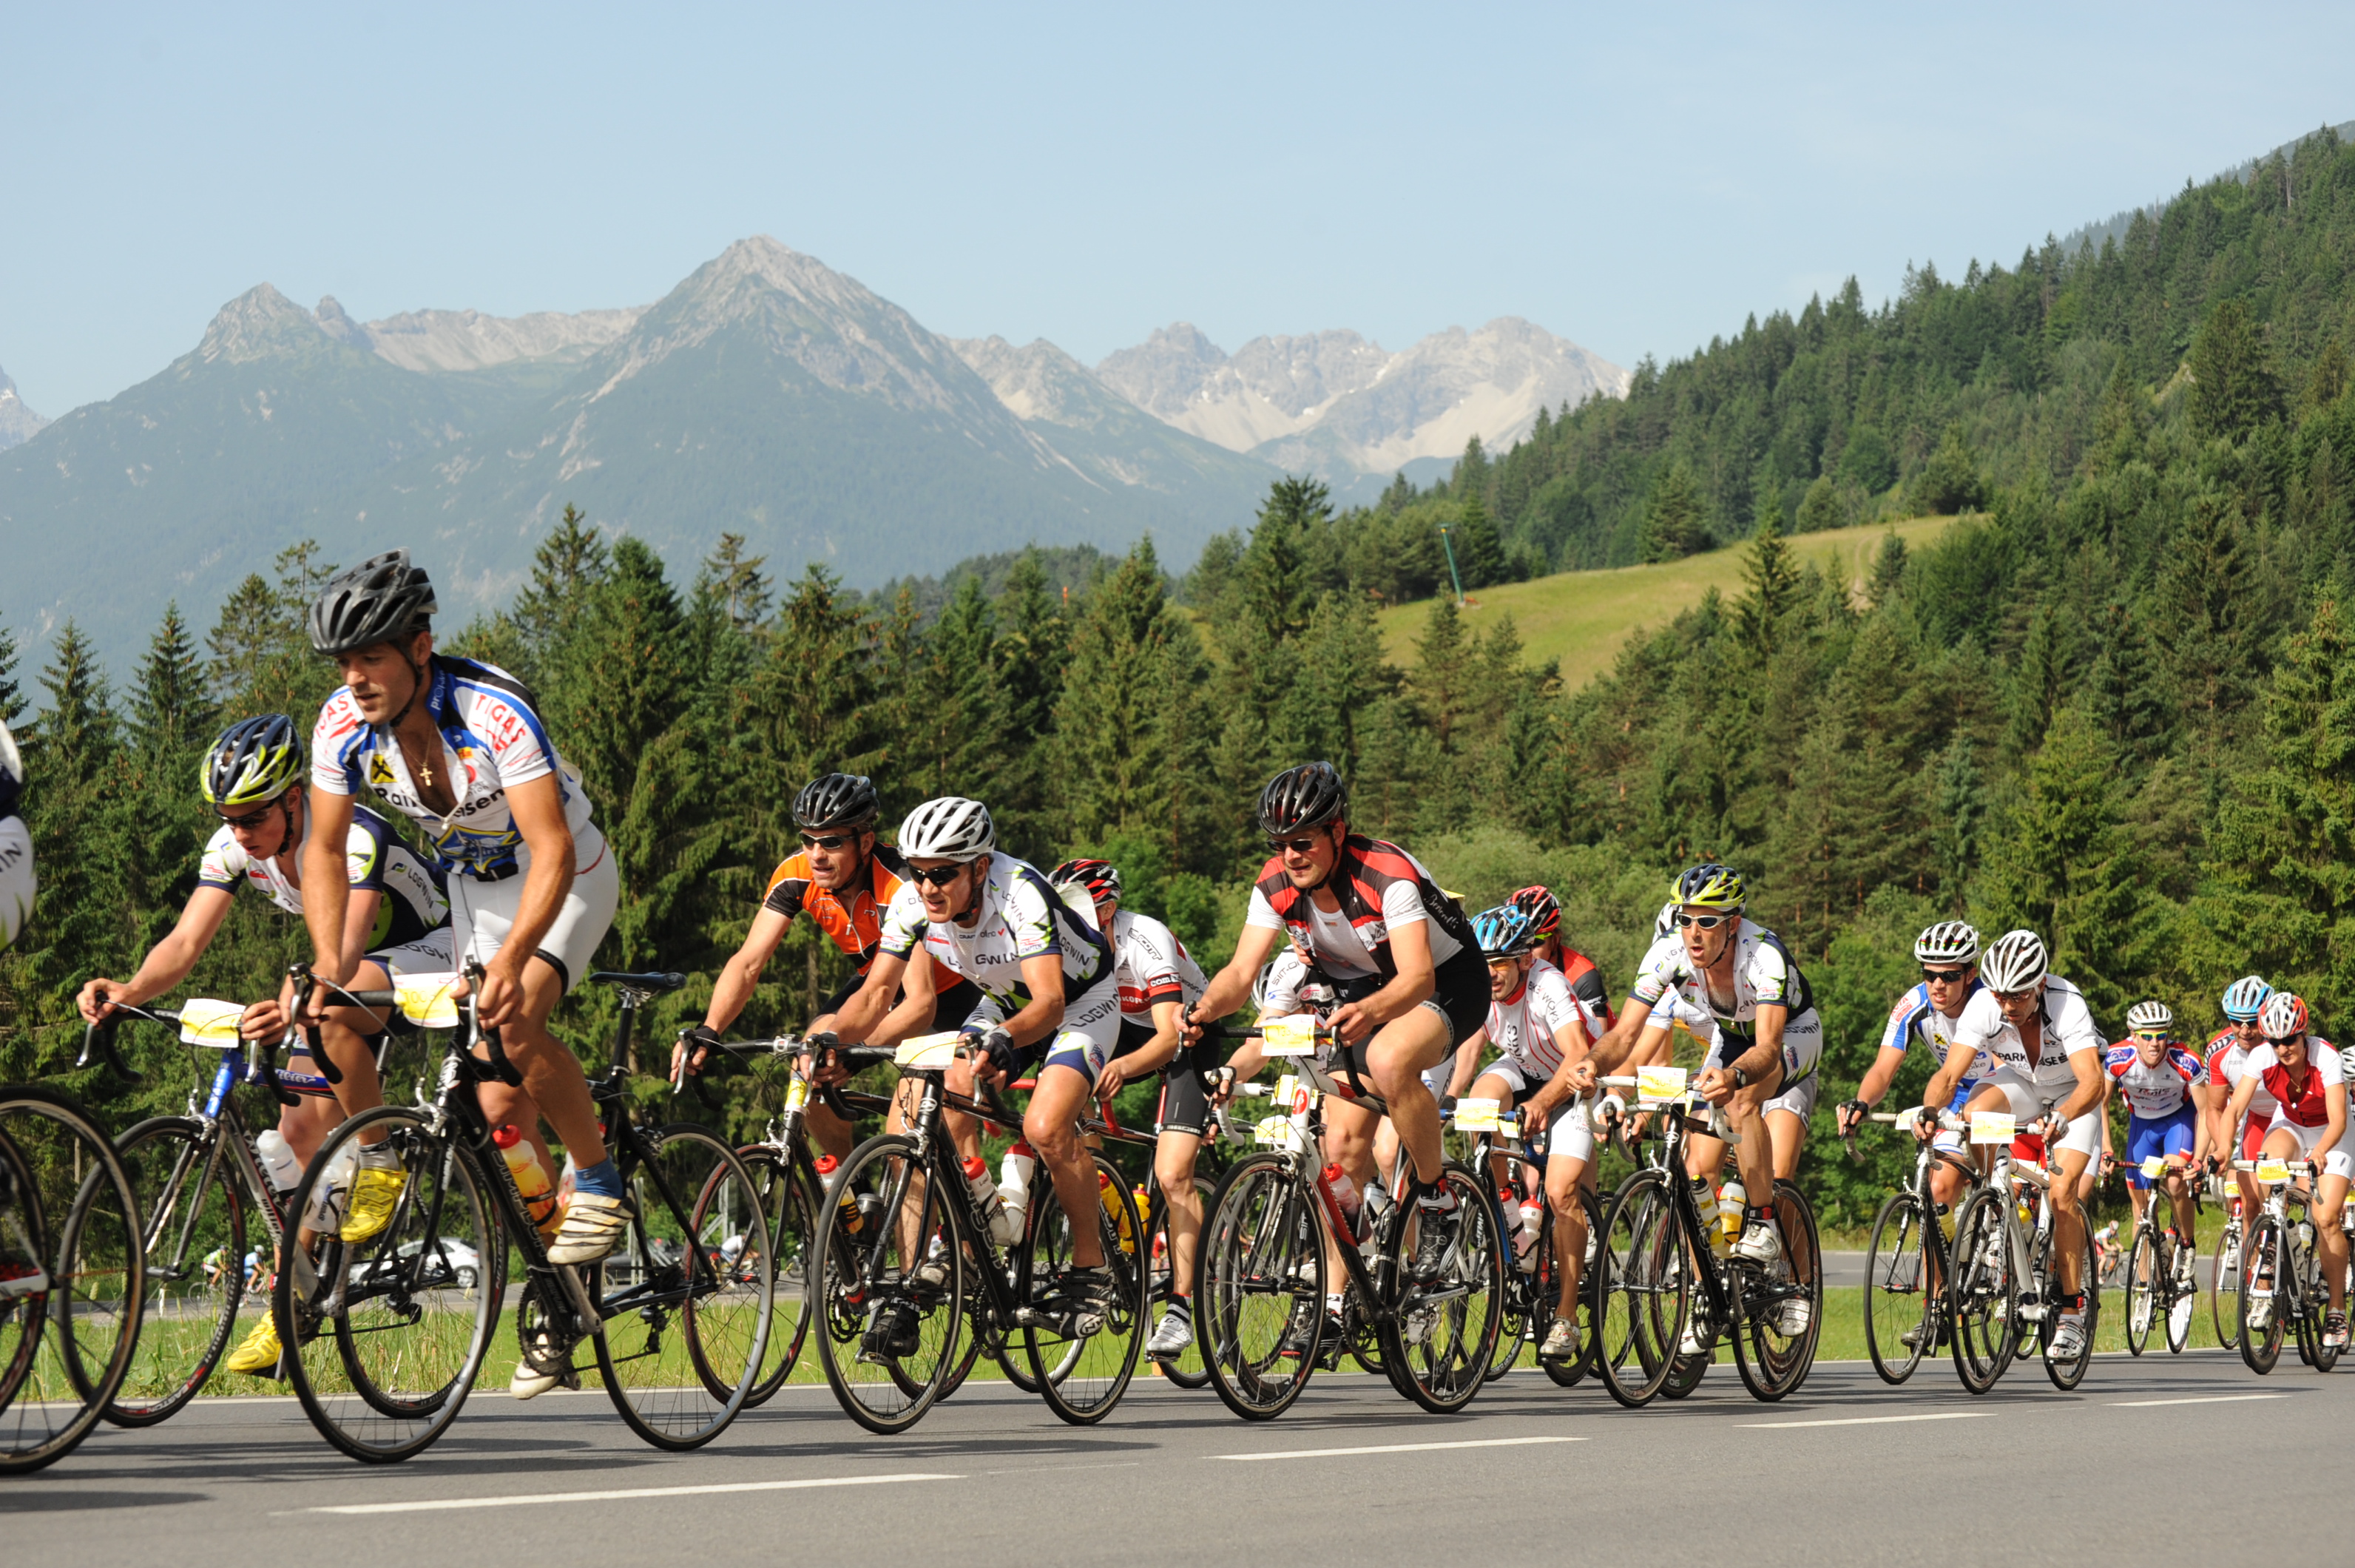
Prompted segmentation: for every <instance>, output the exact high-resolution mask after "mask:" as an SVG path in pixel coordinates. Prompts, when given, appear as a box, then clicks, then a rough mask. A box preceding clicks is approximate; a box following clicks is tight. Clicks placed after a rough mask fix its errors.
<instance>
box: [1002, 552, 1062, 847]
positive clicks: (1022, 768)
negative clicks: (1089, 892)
mask: <svg viewBox="0 0 2355 1568" xmlns="http://www.w3.org/2000/svg"><path fill="white" fill-rule="evenodd" d="M997 624H998V638H997V644H996V655H997V683H998V691H999V696H1000V707H999V714H998V718H999V722H1000V723H1001V724H1002V725H1003V726H1004V728H1003V729H1002V730H1001V731H999V733H998V734H997V736H996V738H995V743H996V745H997V746H998V747H1000V748H1001V749H1002V754H1003V758H1004V760H1003V763H1002V764H1001V766H1000V768H999V770H998V773H997V780H998V782H997V784H996V789H997V791H998V795H997V798H996V799H994V800H991V801H989V802H987V805H988V806H989V809H990V814H991V816H992V817H993V819H994V820H995V821H996V824H997V834H998V838H999V840H1000V841H1001V842H1004V843H1007V844H1010V845H1013V846H1016V847H1018V852H1019V853H1024V854H1029V855H1033V856H1039V855H1045V854H1046V853H1047V851H1048V848H1049V847H1050V843H1051V837H1050V817H1051V813H1052V810H1053V807H1054V804H1055V803H1054V799H1053V795H1054V793H1055V792H1054V790H1053V789H1052V788H1051V786H1050V775H1049V769H1048V759H1049V758H1050V756H1051V755H1052V752H1051V747H1052V746H1053V743H1054V741H1053V738H1054V732H1055V702H1056V699H1058V698H1059V697H1060V695H1061V693H1062V687H1063V667H1064V665H1065V663H1066V662H1067V660H1068V659H1069V657H1070V640H1071V623H1070V620H1069V619H1068V617H1067V616H1066V615H1065V613H1063V611H1062V609H1061V608H1060V605H1059V604H1058V603H1057V602H1056V601H1055V600H1054V599H1053V598H1052V597H1050V595H1049V593H1048V592H1047V573H1046V571H1045V569H1044V567H1043V566H1042V565H1041V564H1040V562H1039V557H1038V553H1037V552H1036V551H1035V550H1026V551H1024V552H1023V555H1022V558H1021V559H1020V560H1018V561H1016V562H1015V563H1014V570H1013V571H1011V572H1010V573H1009V574H1008V575H1007V580H1006V592H1004V593H1002V594H1000V595H999V596H998V601H997ZM1049 863H1050V864H1052V863H1053V862H1052V860H1051V859H1050V861H1049Z"/></svg>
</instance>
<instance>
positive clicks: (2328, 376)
mask: <svg viewBox="0 0 2355 1568" xmlns="http://www.w3.org/2000/svg"><path fill="white" fill-rule="evenodd" d="M2350 385H2355V367H2350V366H2349V364H2348V362H2347V349H2346V347H2345V346H2344V345H2342V344H2341V343H2340V342H2339V339H2337V338H2336V337H2326V338H2324V339H2323V340H2322V350H2321V352H2320V353H2318V354H2317V355H2316V356H2315V357H2314V368H2312V369H2310V370H2308V371H2307V375H2306V391H2305V393H2304V395H2302V396H2301V397H2300V398H2299V399H2298V411H2299V412H2300V413H2309V412H2313V411H2318V410H2322V409H2327V408H2328V407H2330V405H2331V404H2333V403H2335V402H2337V401H2338V400H2339V399H2340V398H2341V397H2343V396H2345V395H2346V392H2347V389H2348V388H2349V387H2350Z"/></svg>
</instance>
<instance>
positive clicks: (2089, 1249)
mask: <svg viewBox="0 0 2355 1568" xmlns="http://www.w3.org/2000/svg"><path fill="white" fill-rule="evenodd" d="M2088 1220H2089V1217H2088V1216H2087V1215H2086V1213H2085V1211H2084V1210H2083V1208H2082V1207H2080V1208H2079V1210H2078V1211H2077V1282H2078V1284H2079V1285H2080V1286H2081V1287H2082V1288H2083V1291H2084V1293H2085V1305H2084V1307H2083V1315H2082V1321H2083V1328H2084V1333H2083V1336H2082V1338H2081V1340H2080V1343H2079V1345H2078V1349H2077V1353H2076V1354H2075V1355H2073V1356H2069V1357H2059V1356H2055V1355H2054V1354H2053V1353H2052V1340H2053V1337H2054V1336H2055V1335H2056V1334H2057V1333H2059V1331H2060V1328H2061V1296H2062V1291H2063V1288H2064V1287H2063V1285H2062V1281H2063V1280H2065V1279H2066V1278H2067V1277H2068V1271H2067V1269H2066V1268H2065V1266H2064V1264H2065V1261H2066V1260H2065V1258H2064V1257H2063V1255H2062V1251H2061V1244H2060V1238H2059V1237H2058V1236H2057V1235H2055V1236H2054V1237H2053V1238H2052V1246H2051V1253H2049V1255H2048V1256H2047V1257H2046V1258H2045V1260H2044V1268H2043V1272H2042V1277H2043V1279H2044V1280H2045V1282H2046V1283H2045V1286H2044V1292H2043V1295H2044V1302H2045V1307H2044V1325H2043V1328H2044V1331H2043V1334H2042V1335H2041V1339H2042V1340H2043V1351H2044V1375H2045V1376H2046V1377H2048V1378H2051V1380H2052V1386H2053V1387H2054V1388H2057V1389H2059V1390H2061V1391H2062V1392H2063V1393H2066V1392H2069V1391H2070V1390H2072V1389H2074V1388H2075V1387H2076V1386H2077V1385H2078V1384H2079V1383H2081V1382H2083V1381H2085V1370H2086V1369H2087V1368H2088V1367H2091V1366H2092V1365H2093V1364H2094V1335H2095V1334H2096V1333H2097V1332H2098V1331H2099V1330H2100V1328H2101V1326H2102V1281H2101V1275H2100V1274H2099V1273H2098V1272H2097V1271H2096V1270H2095V1268H2094V1243H2093V1233H2092V1232H2093V1227H2092V1225H2091V1224H2090V1223H2089V1222H2088Z"/></svg>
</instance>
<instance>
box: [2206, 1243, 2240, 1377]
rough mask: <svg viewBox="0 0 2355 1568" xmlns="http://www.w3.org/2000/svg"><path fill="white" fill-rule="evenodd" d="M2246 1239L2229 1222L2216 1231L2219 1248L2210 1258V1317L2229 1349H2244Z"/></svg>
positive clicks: (2221, 1340)
mask: <svg viewBox="0 0 2355 1568" xmlns="http://www.w3.org/2000/svg"><path fill="white" fill-rule="evenodd" d="M2246 1239H2247V1238H2246V1236H2245V1233H2243V1234H2242V1235H2235V1234H2234V1233H2233V1232H2232V1228H2231V1227H2230V1226H2229V1225H2227V1226H2226V1228H2225V1229H2224V1230H2223V1231H2221V1232H2218V1233H2217V1236H2216V1251H2215V1252H2214V1253H2212V1254H2211V1256H2210V1258H2209V1260H2208V1316H2209V1318H2210V1320H2211V1322H2212V1323H2213V1324H2214V1325H2215V1328H2216V1343H2218V1344H2219V1345H2222V1347H2223V1348H2224V1349H2228V1350H2237V1349H2240V1348H2241V1300H2240V1296H2241V1253H2242V1251H2243V1245H2244V1243H2245V1242H2246ZM2227 1296H2230V1297H2231V1298H2232V1299H2231V1300H2230V1301H2229V1302H2228V1301H2226V1299H2225V1298H2226V1297H2227Z"/></svg>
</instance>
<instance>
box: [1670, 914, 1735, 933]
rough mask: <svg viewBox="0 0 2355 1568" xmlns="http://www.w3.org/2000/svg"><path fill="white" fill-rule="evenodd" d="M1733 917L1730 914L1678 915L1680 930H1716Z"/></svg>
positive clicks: (1678, 927)
mask: <svg viewBox="0 0 2355 1568" xmlns="http://www.w3.org/2000/svg"><path fill="white" fill-rule="evenodd" d="M1732 918H1733V917H1732V915H1730V914H1680V915H1678V916H1677V929H1678V930H1679V931H1715V930H1716V929H1717V928H1718V927H1719V926H1721V925H1723V924H1724V923H1726V922H1727V921H1729V920H1732Z"/></svg>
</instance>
